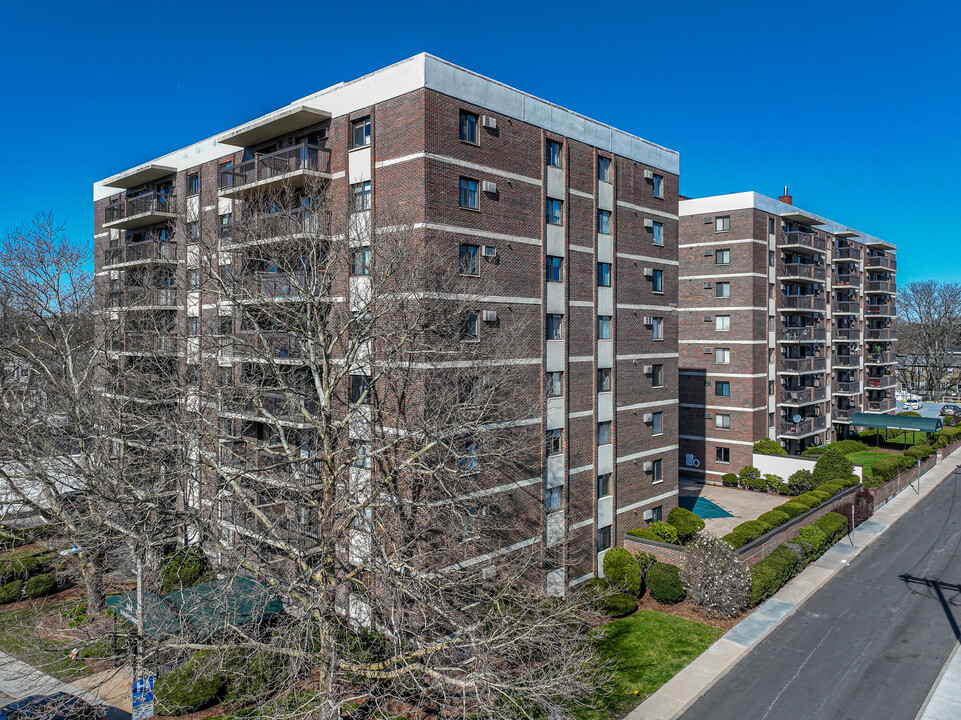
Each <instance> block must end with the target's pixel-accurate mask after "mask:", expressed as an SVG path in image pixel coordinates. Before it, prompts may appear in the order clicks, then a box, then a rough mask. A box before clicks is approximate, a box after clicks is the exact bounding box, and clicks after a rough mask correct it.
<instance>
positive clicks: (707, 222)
mask: <svg viewBox="0 0 961 720" xmlns="http://www.w3.org/2000/svg"><path fill="white" fill-rule="evenodd" d="M713 222H714V218H712V217H706V218H704V224H705V225H710V224H711V223H713Z"/></svg>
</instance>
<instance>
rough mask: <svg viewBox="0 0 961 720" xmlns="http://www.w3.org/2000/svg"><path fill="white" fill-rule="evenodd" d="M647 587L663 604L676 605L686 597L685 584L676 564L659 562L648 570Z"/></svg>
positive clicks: (652, 595)
mask: <svg viewBox="0 0 961 720" xmlns="http://www.w3.org/2000/svg"><path fill="white" fill-rule="evenodd" d="M646 581H647V589H648V592H650V593H651V597H652V598H654V599H655V600H657V601H658V602H659V603H661V604H662V605H675V604H677V603H679V602H681V600H683V599H684V585H683V583H682V582H681V577H680V570H679V569H678V567H677V566H676V565H671V564H670V563H662V562H659V563H657V565H655V566H654V567H652V568H651V569H650V570H648V571H647V578H646Z"/></svg>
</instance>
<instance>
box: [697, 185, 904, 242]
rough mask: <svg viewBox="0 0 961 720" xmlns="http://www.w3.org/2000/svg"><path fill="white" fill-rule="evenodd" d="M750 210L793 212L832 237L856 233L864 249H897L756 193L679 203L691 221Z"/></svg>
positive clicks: (702, 198) (716, 196)
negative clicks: (711, 214) (844, 233)
mask: <svg viewBox="0 0 961 720" xmlns="http://www.w3.org/2000/svg"><path fill="white" fill-rule="evenodd" d="M748 208H753V209H755V210H761V211H762V212H767V213H771V214H772V215H778V216H781V215H784V214H786V213H791V212H796V213H802V214H804V215H808V216H810V217H811V218H815V219H818V220H821V221H822V222H821V223H819V224H817V225H815V227H817V228H820V229H822V230H824V231H825V232H828V233H831V234H832V235H833V234H837V233H839V232H853V233H855V234H856V235H858V237H857V238H856V241H857V242H859V243H862V244H864V245H878V246H884V247H886V248H889V249H891V250H896V249H897V247H896V246H895V245H894V244H893V243H890V242H888V241H887V240H882V239H880V238H876V237H874V236H873V235H868V234H866V233H863V232H861V231H860V230H856V229H855V228H852V227H849V226H847V225H842V224H841V223H838V222H835V221H834V220H828V219H827V218H824V217H822V216H820V215H817V214H816V213H811V212H807V211H806V210H802V209H801V208H799V207H797V206H796V205H788V204H787V203H784V202H781V201H780V200H777V199H775V198H772V197H768V196H767V195H761V194H760V193H758V192H753V191H749V192H740V193H729V194H727V195H711V196H708V197H701V198H690V199H689V200H681V201H680V203H678V214H679V215H680V216H681V217H689V216H691V215H701V214H704V213H717V212H728V211H731V210H746V209H748Z"/></svg>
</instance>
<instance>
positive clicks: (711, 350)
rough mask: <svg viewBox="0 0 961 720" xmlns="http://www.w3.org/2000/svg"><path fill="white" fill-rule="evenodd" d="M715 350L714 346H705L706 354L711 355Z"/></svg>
mask: <svg viewBox="0 0 961 720" xmlns="http://www.w3.org/2000/svg"><path fill="white" fill-rule="evenodd" d="M713 352H714V348H704V354H705V355H710V354H711V353H713Z"/></svg>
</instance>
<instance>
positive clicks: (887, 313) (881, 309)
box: [864, 300, 898, 317]
mask: <svg viewBox="0 0 961 720" xmlns="http://www.w3.org/2000/svg"><path fill="white" fill-rule="evenodd" d="M864 313H865V315H871V316H880V317H896V316H897V314H898V312H897V309H896V308H895V303H894V301H893V300H889V301H888V302H886V303H876V304H874V303H872V304H871V305H866V306H865V308H864Z"/></svg>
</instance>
